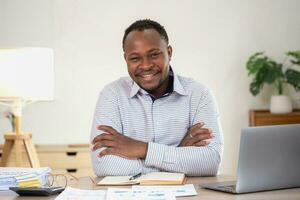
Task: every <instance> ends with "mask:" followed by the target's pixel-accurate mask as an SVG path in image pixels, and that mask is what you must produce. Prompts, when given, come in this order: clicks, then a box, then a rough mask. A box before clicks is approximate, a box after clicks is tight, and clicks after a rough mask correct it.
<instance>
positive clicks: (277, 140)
mask: <svg viewBox="0 0 300 200" xmlns="http://www.w3.org/2000/svg"><path fill="white" fill-rule="evenodd" d="M201 186H202V187H204V188H208V189H212V190H219V191H223V192H230V193H236V194H239V193H248V192H257V191H265V190H275V189H283V188H293V187H300V124H294V125H278V126H260V127H249V128H245V129H242V134H241V142H240V153H239V161H238V171H237V181H236V182H217V183H216V182H215V183H207V184H203V185H201Z"/></svg>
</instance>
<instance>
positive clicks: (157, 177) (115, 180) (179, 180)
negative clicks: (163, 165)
mask: <svg viewBox="0 0 300 200" xmlns="http://www.w3.org/2000/svg"><path fill="white" fill-rule="evenodd" d="M132 177H135V176H106V177H104V178H103V179H102V180H101V181H99V182H98V183H97V185H137V184H140V185H182V184H184V183H185V180H186V179H185V175H184V174H182V173H171V172H152V173H149V174H144V175H141V176H139V177H138V178H135V179H132Z"/></svg>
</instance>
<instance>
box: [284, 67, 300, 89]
mask: <svg viewBox="0 0 300 200" xmlns="http://www.w3.org/2000/svg"><path fill="white" fill-rule="evenodd" d="M285 77H286V79H287V82H288V83H289V84H291V85H292V86H293V87H294V88H295V90H296V91H300V72H299V71H296V70H293V69H288V70H286V72H285Z"/></svg>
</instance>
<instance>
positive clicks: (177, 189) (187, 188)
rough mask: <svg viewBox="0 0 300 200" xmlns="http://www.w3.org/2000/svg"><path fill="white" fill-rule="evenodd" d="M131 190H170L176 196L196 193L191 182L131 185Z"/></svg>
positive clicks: (138, 191)
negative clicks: (163, 184)
mask: <svg viewBox="0 0 300 200" xmlns="http://www.w3.org/2000/svg"><path fill="white" fill-rule="evenodd" d="M132 191H133V192H135V193H142V192H145V191H146V192H149V191H170V192H171V193H173V194H174V195H175V196H176V197H184V196H194V195H197V192H196V190H195V187H194V185H193V184H187V185H178V186H177V185H171V186H155V185H153V186H139V185H134V186H132Z"/></svg>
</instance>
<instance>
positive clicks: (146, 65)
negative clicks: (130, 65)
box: [140, 58, 153, 70]
mask: <svg viewBox="0 0 300 200" xmlns="http://www.w3.org/2000/svg"><path fill="white" fill-rule="evenodd" d="M152 65H153V63H152V62H151V60H150V59H148V58H144V59H143V60H142V63H141V65H140V67H141V68H143V70H149V69H151V67H152Z"/></svg>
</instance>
